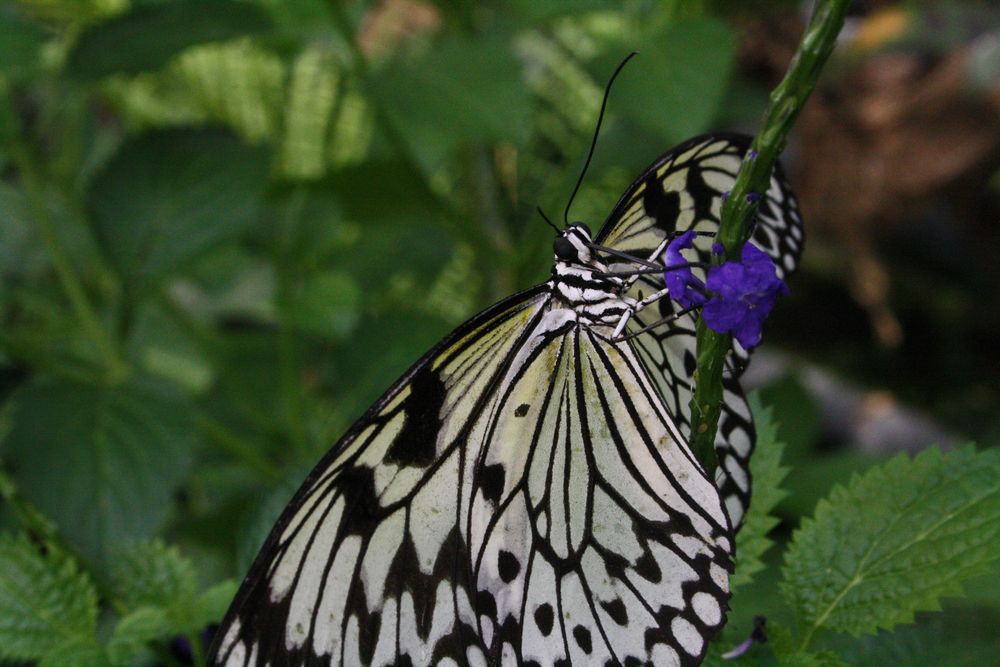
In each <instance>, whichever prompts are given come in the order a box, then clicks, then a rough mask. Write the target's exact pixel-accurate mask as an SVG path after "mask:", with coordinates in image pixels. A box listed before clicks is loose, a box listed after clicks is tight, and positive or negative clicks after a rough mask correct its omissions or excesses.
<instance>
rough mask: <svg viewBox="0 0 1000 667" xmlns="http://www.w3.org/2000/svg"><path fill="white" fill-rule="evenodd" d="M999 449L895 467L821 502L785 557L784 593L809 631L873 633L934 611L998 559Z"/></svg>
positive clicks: (900, 462) (897, 461)
mask: <svg viewBox="0 0 1000 667" xmlns="http://www.w3.org/2000/svg"><path fill="white" fill-rule="evenodd" d="M998 479H1000V450H990V451H986V452H982V453H976V452H975V451H974V450H973V448H972V447H965V448H962V449H960V450H956V451H953V452H950V453H948V454H942V453H941V452H940V451H939V450H938V449H929V450H927V451H925V452H923V453H921V454H920V455H919V456H917V457H916V458H915V459H912V460H911V459H909V458H908V457H906V456H905V455H900V456H898V457H895V458H893V459H892V460H890V461H888V462H887V463H885V464H883V465H880V466H877V467H875V468H873V469H871V470H870V471H868V472H867V473H865V474H864V475H862V476H855V477H854V478H852V480H851V482H850V483H849V484H847V485H846V486H840V485H838V486H837V487H835V488H834V489H833V491H832V492H831V494H830V496H829V498H828V499H826V500H822V501H820V503H819V504H818V505H817V508H816V514H815V517H814V518H812V519H806V520H805V521H803V523H802V527H801V528H800V529H799V530H798V531H796V533H795V535H794V537H793V541H792V545H791V547H790V548H789V550H788V551H787V553H786V556H785V565H784V570H783V574H784V581H783V582H782V584H781V590H782V593H783V594H784V595H785V598H786V600H787V601H788V603H789V604H790V605H791V606H792V607H793V608H794V609H795V610H796V611H797V613H798V616H799V620H800V622H801V623H802V624H803V626H804V627H805V628H806V632H805V636H804V639H803V646H804V647H805V646H808V644H809V641H810V639H811V637H812V635H813V633H814V632H815V631H816V630H817V629H820V628H825V629H830V630H836V631H842V632H849V633H851V634H853V635H860V634H866V633H874V632H876V631H877V630H878V629H879V628H891V627H893V626H895V625H897V624H899V623H907V622H911V621H912V620H913V614H914V612H916V611H921V610H936V609H939V601H940V599H941V597H943V596H947V595H959V594H960V593H961V586H960V584H961V582H962V581H964V580H965V579H967V578H969V577H971V576H974V575H977V574H980V573H983V572H985V571H986V569H987V566H988V564H989V563H991V562H992V561H994V560H996V559H997V558H998V557H1000V484H998V483H997V480H998Z"/></svg>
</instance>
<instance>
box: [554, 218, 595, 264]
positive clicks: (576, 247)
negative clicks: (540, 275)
mask: <svg viewBox="0 0 1000 667" xmlns="http://www.w3.org/2000/svg"><path fill="white" fill-rule="evenodd" d="M591 238H592V237H591V233H590V227H588V226H587V225H586V224H584V223H582V222H573V223H570V224H569V225H567V226H566V229H564V230H562V231H561V232H560V233H559V236H557V237H556V240H555V241H553V242H552V251H553V252H554V253H555V255H556V260H557V261H560V262H566V263H567V264H588V263H589V262H590V261H591V259H592V257H593V256H592V255H591V252H590V244H591Z"/></svg>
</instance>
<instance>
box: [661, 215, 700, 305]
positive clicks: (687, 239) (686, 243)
mask: <svg viewBox="0 0 1000 667" xmlns="http://www.w3.org/2000/svg"><path fill="white" fill-rule="evenodd" d="M694 237H695V232H694V230H693V229H691V230H688V231H686V232H684V233H683V234H681V235H680V236H678V237H677V238H675V239H674V240H673V241H671V242H670V243H669V244H668V245H667V249H666V250H665V251H664V253H663V260H664V263H665V265H666V267H667V270H666V271H664V272H663V282H664V283H665V284H666V286H667V291H668V292H669V293H670V298H671V299H673V300H674V301H676V302H677V303H678V304H680V305H681V307H682V308H691V307H692V306H696V305H700V304H703V303H705V302H706V301H707V300H708V297H707V296H705V283H703V282H702V281H701V280H699V279H698V278H695V277H694V274H693V273H691V267H690V266H688V261H687V260H686V259H685V258H684V256H683V255H681V250H684V249H686V248H690V247H691V246H692V245H693V244H694Z"/></svg>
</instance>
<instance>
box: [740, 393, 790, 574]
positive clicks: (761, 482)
mask: <svg viewBox="0 0 1000 667" xmlns="http://www.w3.org/2000/svg"><path fill="white" fill-rule="evenodd" d="M749 403H750V410H751V412H752V413H753V415H754V425H755V427H756V429H757V446H756V448H755V449H754V453H753V456H752V457H751V459H750V474H751V479H753V497H752V498H751V502H750V509H749V510H748V511H747V515H746V518H745V519H744V521H743V526H742V528H740V532H739V533H737V534H736V573H735V574H734V575H733V576H732V577H731V578H730V580H729V586H730V588H731V589H732V590H736V589H737V588H739V587H740V586H743V585H744V584H747V583H749V582H750V581H752V580H753V576H754V575H755V574H756V573H757V572H760V571H761V570H763V569H764V562H763V560H762V558H763V556H764V553H765V552H766V551H767V550H768V549H769V548H770V547H771V545H772V544H773V542H772V541H771V540H770V539H769V538H768V537H767V535H768V533H770V532H771V530H773V529H774V527H775V526H777V525H778V518H777V517H775V516H772V515H771V511H772V510H773V509H774V508H775V506H776V505H777V504H778V503H779V502H780V501H781V499H782V498H784V497H785V496H786V495H787V492H786V491H785V490H784V489H782V488H781V483H782V482H783V481H784V479H785V476H786V475H787V474H788V471H789V468H788V467H786V466H783V465H781V456H782V454H783V452H784V450H785V444H784V442H782V441H780V440H778V433H777V425H776V424H775V422H774V417H773V414H772V410H771V409H770V408H764V407H762V405H761V402H760V397H759V395H757V394H753V395H751V396H750V398H749Z"/></svg>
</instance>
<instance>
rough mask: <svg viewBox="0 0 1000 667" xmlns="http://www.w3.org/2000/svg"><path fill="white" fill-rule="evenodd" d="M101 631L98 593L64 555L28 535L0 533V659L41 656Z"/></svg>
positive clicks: (89, 639)
mask: <svg viewBox="0 0 1000 667" xmlns="http://www.w3.org/2000/svg"><path fill="white" fill-rule="evenodd" d="M96 632H97V592H96V591H95V590H94V586H93V585H92V584H91V582H90V579H89V578H88V577H87V575H86V574H84V573H82V572H80V570H79V568H78V567H77V565H76V563H75V562H74V561H73V560H72V559H70V558H68V557H66V556H65V555H63V554H60V553H56V552H53V551H50V552H48V553H46V554H42V553H41V552H40V551H39V549H38V547H36V546H35V545H33V544H32V543H31V542H30V541H29V540H28V538H27V537H25V536H23V535H19V536H14V535H11V534H4V535H0V658H3V659H5V660H16V661H22V660H37V659H38V658H41V657H42V656H43V655H45V654H46V653H48V652H50V651H54V650H60V651H61V647H63V646H64V645H66V644H68V643H75V644H83V645H87V644H90V643H92V642H93V641H95V639H96Z"/></svg>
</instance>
